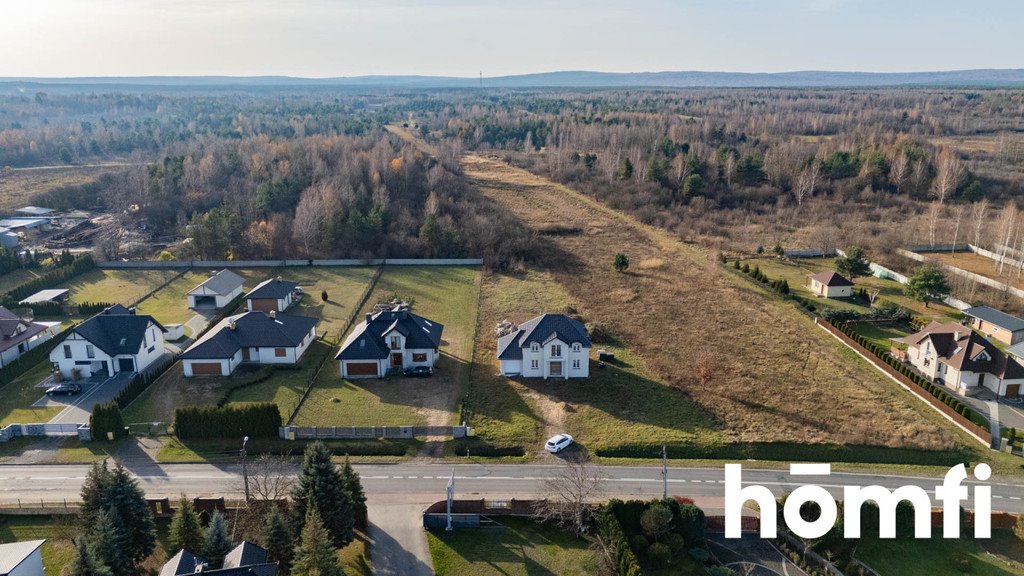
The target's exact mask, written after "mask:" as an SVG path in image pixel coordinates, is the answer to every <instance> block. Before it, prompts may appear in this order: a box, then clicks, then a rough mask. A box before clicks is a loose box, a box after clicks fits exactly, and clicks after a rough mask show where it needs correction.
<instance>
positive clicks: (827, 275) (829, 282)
mask: <svg viewBox="0 0 1024 576" xmlns="http://www.w3.org/2000/svg"><path fill="white" fill-rule="evenodd" d="M811 279H812V280H817V281H818V282H821V283H822V284H823V285H825V286H853V282H850V281H849V280H847V279H846V278H845V277H843V276H841V275H840V274H839V273H837V272H833V271H831V270H826V271H824V272H818V273H817V274H811Z"/></svg>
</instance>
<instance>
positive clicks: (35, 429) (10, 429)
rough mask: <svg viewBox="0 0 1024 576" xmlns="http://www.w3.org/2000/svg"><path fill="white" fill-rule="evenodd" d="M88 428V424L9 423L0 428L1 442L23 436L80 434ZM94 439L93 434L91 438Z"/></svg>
mask: <svg viewBox="0 0 1024 576" xmlns="http://www.w3.org/2000/svg"><path fill="white" fill-rule="evenodd" d="M83 428H84V429H85V430H88V429H89V426H88V425H87V424H8V425H7V426H4V427H3V428H0V442H7V441H8V440H11V439H14V438H19V437H21V436H79V437H82V429H83ZM86 439H92V437H91V434H90V435H89V438H86Z"/></svg>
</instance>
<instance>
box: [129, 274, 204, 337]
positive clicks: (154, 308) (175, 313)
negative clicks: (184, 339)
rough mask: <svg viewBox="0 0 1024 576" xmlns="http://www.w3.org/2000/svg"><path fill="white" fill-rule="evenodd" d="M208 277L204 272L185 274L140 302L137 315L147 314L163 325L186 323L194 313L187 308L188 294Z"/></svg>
mask: <svg viewBox="0 0 1024 576" xmlns="http://www.w3.org/2000/svg"><path fill="white" fill-rule="evenodd" d="M208 277H209V275H208V274H207V273H206V272H195V271H189V272H186V273H185V274H183V275H182V276H181V277H180V278H176V279H174V280H173V281H172V282H171V283H170V284H168V285H167V286H164V287H163V288H161V289H160V290H159V291H157V292H156V293H155V294H153V295H152V296H150V297H149V298H146V299H145V300H143V301H142V302H140V303H139V306H138V311H139V314H149V315H150V316H152V317H153V318H156V321H157V322H160V323H161V324H164V325H167V324H181V323H184V322H187V321H188V320H189V319H190V318H192V317H193V316H195V312H194V311H192V310H191V309H189V307H188V293H189V291H190V290H192V289H193V288H195V287H196V286H197V285H198V284H200V283H201V282H203V281H204V280H206V278H208ZM186 336H191V334H186Z"/></svg>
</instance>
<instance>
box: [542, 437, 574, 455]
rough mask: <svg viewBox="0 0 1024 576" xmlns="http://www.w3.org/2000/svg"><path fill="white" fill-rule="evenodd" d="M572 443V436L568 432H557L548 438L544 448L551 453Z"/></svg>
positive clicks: (557, 451)
mask: <svg viewBox="0 0 1024 576" xmlns="http://www.w3.org/2000/svg"><path fill="white" fill-rule="evenodd" d="M570 445H572V436H569V435H568V434H558V435H557V436H552V437H551V438H548V441H547V442H546V443H545V444H544V449H545V450H547V451H548V452H551V453H552V454H558V453H559V452H561V451H562V450H565V449H566V448H568V447H569V446H570Z"/></svg>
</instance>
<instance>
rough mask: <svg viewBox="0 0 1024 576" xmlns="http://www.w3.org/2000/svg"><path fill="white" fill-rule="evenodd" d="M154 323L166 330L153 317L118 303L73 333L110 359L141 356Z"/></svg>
mask: <svg viewBox="0 0 1024 576" xmlns="http://www.w3.org/2000/svg"><path fill="white" fill-rule="evenodd" d="M151 322H152V323H153V324H155V325H156V326H157V327H158V328H160V330H161V331H164V327H163V326H161V325H160V323H159V322H157V321H156V320H155V319H154V318H153V317H152V316H147V315H137V314H133V313H131V311H129V310H128V309H127V308H125V307H124V306H121V305H120V304H117V305H114V306H111V307H110V308H107V309H106V310H104V311H103V312H100V313H99V314H97V315H95V316H93V317H92V318H89V319H88V320H86V321H85V322H82V323H81V324H79V325H78V326H75V327H74V328H73V331H74V332H75V333H77V334H78V335H79V336H81V337H82V338H85V339H86V340H88V341H89V342H92V343H93V344H94V345H95V346H96V347H97V348H99V349H100V350H103V351H104V352H106V353H107V354H109V355H110V356H117V355H118V354H138V352H139V349H140V348H142V340H143V338H144V337H145V335H146V329H147V328H148V327H149V324H150V323H151Z"/></svg>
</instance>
